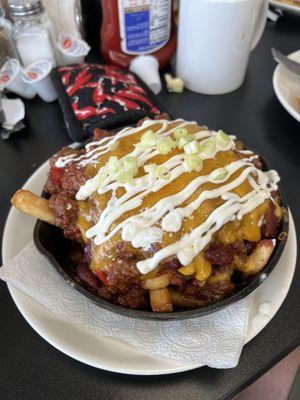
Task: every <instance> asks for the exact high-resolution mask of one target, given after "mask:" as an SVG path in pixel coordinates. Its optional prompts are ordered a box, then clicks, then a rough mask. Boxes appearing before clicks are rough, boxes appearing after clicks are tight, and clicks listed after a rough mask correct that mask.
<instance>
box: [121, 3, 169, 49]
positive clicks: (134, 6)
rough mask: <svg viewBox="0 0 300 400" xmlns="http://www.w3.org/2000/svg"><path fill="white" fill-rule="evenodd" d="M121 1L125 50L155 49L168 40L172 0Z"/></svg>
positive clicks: (122, 43) (122, 36)
mask: <svg viewBox="0 0 300 400" xmlns="http://www.w3.org/2000/svg"><path fill="white" fill-rule="evenodd" d="M118 4H119V26H120V36H121V48H122V50H123V52H124V53H127V54H148V53H152V52H154V51H156V50H158V49H160V48H161V47H163V46H164V45H165V44H166V43H167V42H168V41H169V38H170V30H171V0H118Z"/></svg>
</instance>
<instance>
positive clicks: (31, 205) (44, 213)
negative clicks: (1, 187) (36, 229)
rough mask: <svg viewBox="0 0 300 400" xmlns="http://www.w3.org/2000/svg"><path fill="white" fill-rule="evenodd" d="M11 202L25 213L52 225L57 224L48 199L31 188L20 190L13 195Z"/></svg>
mask: <svg viewBox="0 0 300 400" xmlns="http://www.w3.org/2000/svg"><path fill="white" fill-rule="evenodd" d="M11 203H12V205H13V206H14V207H16V208H17V209H18V210H19V211H22V212H23V213H25V214H28V215H31V216H32V217H35V218H37V219H40V220H42V221H44V222H48V223H49V224H51V225H56V223H55V217H54V215H53V213H52V211H51V210H50V208H49V205H48V200H46V199H43V198H42V197H40V196H37V195H36V194H34V193H32V192H30V191H29V190H23V189H22V190H18V191H17V192H16V193H15V194H14V196H13V197H12V199H11Z"/></svg>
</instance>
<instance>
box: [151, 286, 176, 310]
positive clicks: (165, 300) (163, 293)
mask: <svg viewBox="0 0 300 400" xmlns="http://www.w3.org/2000/svg"><path fill="white" fill-rule="evenodd" d="M149 293H150V303H151V307H152V310H153V311H156V312H169V311H173V306H172V302H171V297H170V294H169V291H168V288H166V287H165V288H162V289H154V290H150V291H149Z"/></svg>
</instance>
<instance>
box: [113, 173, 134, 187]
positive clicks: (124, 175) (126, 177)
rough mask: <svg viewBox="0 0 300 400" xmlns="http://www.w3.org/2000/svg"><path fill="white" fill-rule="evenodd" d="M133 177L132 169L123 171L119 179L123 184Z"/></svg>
mask: <svg viewBox="0 0 300 400" xmlns="http://www.w3.org/2000/svg"><path fill="white" fill-rule="evenodd" d="M132 179H133V173H132V170H125V171H121V172H119V174H118V178H117V181H118V182H119V183H121V184H122V185H124V184H126V183H129V182H130V181H132Z"/></svg>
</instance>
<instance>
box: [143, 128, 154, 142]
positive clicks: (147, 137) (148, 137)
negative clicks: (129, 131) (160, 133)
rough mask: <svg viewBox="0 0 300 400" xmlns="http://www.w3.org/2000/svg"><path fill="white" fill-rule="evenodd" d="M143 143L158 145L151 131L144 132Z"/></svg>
mask: <svg viewBox="0 0 300 400" xmlns="http://www.w3.org/2000/svg"><path fill="white" fill-rule="evenodd" d="M141 142H142V143H144V144H148V145H149V146H150V145H154V144H155V143H156V136H155V134H154V132H153V131H151V129H149V130H148V131H146V132H144V133H143V134H142V136H141Z"/></svg>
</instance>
